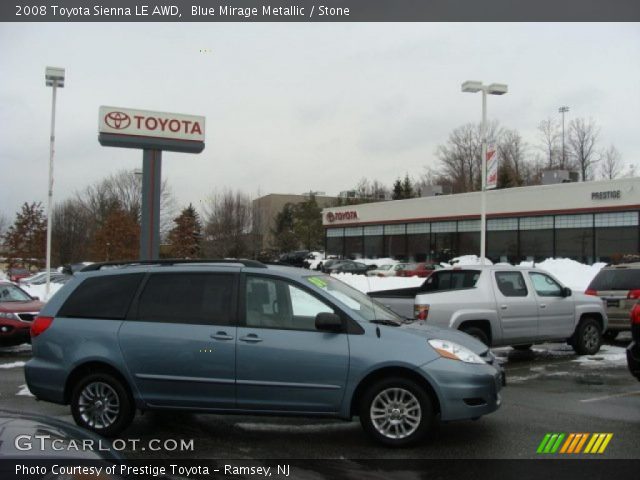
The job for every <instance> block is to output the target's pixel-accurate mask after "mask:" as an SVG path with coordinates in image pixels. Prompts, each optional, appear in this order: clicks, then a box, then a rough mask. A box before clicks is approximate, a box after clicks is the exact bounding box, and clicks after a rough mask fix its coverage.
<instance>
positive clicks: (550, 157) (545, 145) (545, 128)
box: [538, 118, 567, 169]
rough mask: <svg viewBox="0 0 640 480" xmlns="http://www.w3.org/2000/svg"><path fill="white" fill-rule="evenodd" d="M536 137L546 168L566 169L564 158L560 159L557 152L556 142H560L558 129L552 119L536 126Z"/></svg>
mask: <svg viewBox="0 0 640 480" xmlns="http://www.w3.org/2000/svg"><path fill="white" fill-rule="evenodd" d="M538 137H539V138H540V150H542V151H543V152H544V154H545V157H546V163H547V168H549V169H553V168H562V169H565V168H567V165H566V158H562V153H561V152H559V150H561V149H560V147H559V145H558V142H559V141H560V140H561V134H560V127H559V125H558V122H556V121H555V120H554V119H552V118H547V119H545V120H542V121H541V122H540V123H539V124H538Z"/></svg>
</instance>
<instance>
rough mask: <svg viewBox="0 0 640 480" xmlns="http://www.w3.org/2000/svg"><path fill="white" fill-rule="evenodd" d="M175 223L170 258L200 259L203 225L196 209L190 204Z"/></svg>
mask: <svg viewBox="0 0 640 480" xmlns="http://www.w3.org/2000/svg"><path fill="white" fill-rule="evenodd" d="M173 222H174V223H175V226H174V227H173V228H172V229H171V231H170V232H169V243H170V247H169V256H171V257H172V258H198V257H199V256H200V251H201V248H200V242H201V240H202V223H201V222H200V216H199V215H198V212H196V209H195V208H193V205H191V204H189V206H188V207H187V208H185V209H184V210H182V213H180V215H179V216H177V217H176V218H174V219H173Z"/></svg>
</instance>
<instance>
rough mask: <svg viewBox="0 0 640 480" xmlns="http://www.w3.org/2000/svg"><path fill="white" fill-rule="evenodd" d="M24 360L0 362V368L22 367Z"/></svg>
mask: <svg viewBox="0 0 640 480" xmlns="http://www.w3.org/2000/svg"><path fill="white" fill-rule="evenodd" d="M24 364H25V362H12V363H0V368H7V369H8V368H18V367H24Z"/></svg>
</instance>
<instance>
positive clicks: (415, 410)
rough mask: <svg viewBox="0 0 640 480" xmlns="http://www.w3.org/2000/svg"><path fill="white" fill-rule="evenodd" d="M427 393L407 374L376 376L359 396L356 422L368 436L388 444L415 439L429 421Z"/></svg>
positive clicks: (431, 411)
mask: <svg viewBox="0 0 640 480" xmlns="http://www.w3.org/2000/svg"><path fill="white" fill-rule="evenodd" d="M433 418H434V408H433V402H432V401H431V398H430V397H429V394H428V393H427V392H426V391H425V389H424V388H423V387H422V386H420V385H419V384H418V383H416V382H414V381H413V380H411V379H408V378H394V379H385V380H380V381H378V382H376V383H374V384H373V385H371V387H369V388H368V389H367V391H366V392H365V393H364V395H363V396H362V401H361V404H360V423H361V424H362V427H363V428H364V430H365V432H367V433H368V434H369V435H370V436H371V437H373V438H374V439H375V440H377V441H378V442H380V443H383V444H385V445H387V446H391V447H404V446H407V445H411V444H413V443H416V442H418V441H419V440H421V439H422V438H424V436H425V435H426V434H427V432H428V431H429V429H430V428H431V425H432V424H433Z"/></svg>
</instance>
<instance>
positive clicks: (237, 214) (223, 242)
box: [202, 190, 253, 258]
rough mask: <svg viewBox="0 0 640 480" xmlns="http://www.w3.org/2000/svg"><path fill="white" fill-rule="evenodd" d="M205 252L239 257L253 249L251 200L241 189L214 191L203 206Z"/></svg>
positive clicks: (222, 256) (207, 254) (218, 256)
mask: <svg viewBox="0 0 640 480" xmlns="http://www.w3.org/2000/svg"><path fill="white" fill-rule="evenodd" d="M203 218H204V224H205V225H204V233H205V235H204V242H203V245H202V248H203V252H204V254H205V256H207V257H216V258H226V257H233V258H240V257H246V256H248V255H250V254H251V253H252V252H251V250H252V243H253V242H252V240H251V229H252V223H253V222H252V202H251V198H250V197H249V195H247V194H245V193H243V192H241V191H233V190H224V191H223V192H221V193H213V194H212V195H211V196H210V198H209V199H208V201H207V203H206V204H205V206H204V215H203Z"/></svg>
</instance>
